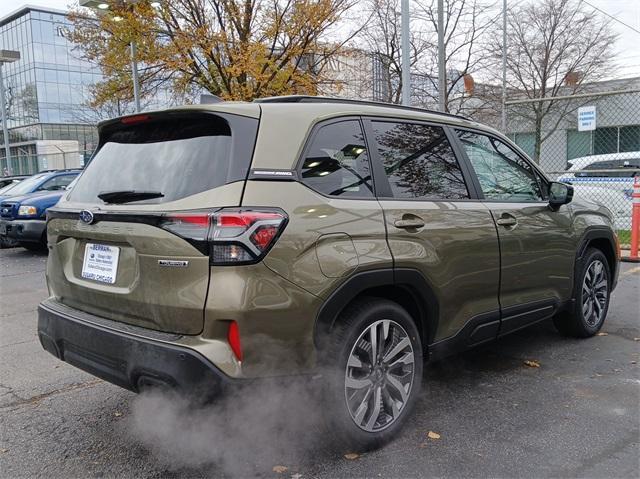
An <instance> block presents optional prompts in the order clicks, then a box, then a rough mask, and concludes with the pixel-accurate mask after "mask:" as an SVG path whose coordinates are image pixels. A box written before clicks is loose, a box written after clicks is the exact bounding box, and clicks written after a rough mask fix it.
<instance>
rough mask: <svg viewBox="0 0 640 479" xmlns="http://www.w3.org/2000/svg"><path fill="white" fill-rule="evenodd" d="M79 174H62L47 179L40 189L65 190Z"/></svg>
mask: <svg viewBox="0 0 640 479" xmlns="http://www.w3.org/2000/svg"><path fill="white" fill-rule="evenodd" d="M76 176H78V175H60V176H56V177H54V178H51V179H50V180H47V181H45V182H44V183H43V184H42V185H40V187H39V188H38V191H59V190H64V189H65V188H66V187H67V185H68V184H69V183H71V182H72V181H73V180H74V179H75V177H76Z"/></svg>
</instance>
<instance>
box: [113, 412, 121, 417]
mask: <svg viewBox="0 0 640 479" xmlns="http://www.w3.org/2000/svg"><path fill="white" fill-rule="evenodd" d="M113 415H114V416H115V417H120V416H122V413H121V412H120V411H116V412H115V413H113Z"/></svg>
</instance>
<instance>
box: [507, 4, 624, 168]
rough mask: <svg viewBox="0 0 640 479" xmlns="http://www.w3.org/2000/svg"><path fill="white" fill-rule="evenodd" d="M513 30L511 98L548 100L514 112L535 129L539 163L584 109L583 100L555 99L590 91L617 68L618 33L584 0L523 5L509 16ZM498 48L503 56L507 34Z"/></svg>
mask: <svg viewBox="0 0 640 479" xmlns="http://www.w3.org/2000/svg"><path fill="white" fill-rule="evenodd" d="M507 29H508V30H507V31H508V39H509V40H508V45H507V88H508V92H509V96H511V97H515V98H520V99H530V100H538V99H547V100H546V101H532V102H527V103H525V104H524V106H522V105H519V106H514V107H513V108H510V109H509V111H508V114H509V121H510V122H511V121H514V120H516V121H524V122H526V123H527V124H529V125H531V128H532V130H533V131H534V134H535V150H534V159H535V161H539V158H540V150H541V147H542V144H543V143H544V141H545V140H546V139H547V138H548V137H549V135H551V134H552V133H553V131H554V130H555V129H556V128H557V127H558V126H559V125H560V123H561V122H562V121H563V120H564V119H565V118H566V117H567V116H568V115H569V114H570V113H572V112H574V111H575V110H576V108H577V107H578V106H580V105H579V103H578V102H574V101H566V100H553V99H550V98H554V97H557V96H567V95H575V94H578V93H582V92H585V91H588V88H589V83H592V82H594V81H597V80H600V79H602V78H603V77H604V76H605V75H606V74H607V73H608V72H609V71H610V67H611V66H612V62H613V45H614V43H615V40H616V38H617V35H616V34H614V33H612V31H611V26H610V21H609V20H608V19H606V18H604V17H602V16H601V15H600V14H599V13H598V12H596V11H595V10H593V11H592V10H590V9H588V7H586V6H585V4H584V3H582V2H581V1H579V0H540V1H536V2H531V3H523V4H520V5H517V6H516V7H514V8H512V9H511V10H509V12H508V17H507ZM494 44H495V48H494V51H495V52H496V53H498V54H501V51H502V34H501V32H496V35H495V38H494ZM496 80H497V78H496ZM543 127H544V128H543Z"/></svg>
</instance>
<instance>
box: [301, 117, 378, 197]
mask: <svg viewBox="0 0 640 479" xmlns="http://www.w3.org/2000/svg"><path fill="white" fill-rule="evenodd" d="M301 176H302V182H303V183H304V184H306V185H307V186H309V187H310V188H313V189H314V190H316V191H318V192H320V193H323V194H325V195H329V196H339V197H341V198H343V197H344V198H348V197H354V198H369V197H370V198H372V197H373V187H372V186H371V184H372V182H371V169H370V166H369V156H368V155H367V148H366V145H365V141H364V134H363V133H362V128H361V127H360V122H359V121H358V120H346V121H341V122H338V123H331V124H329V125H325V126H322V127H320V129H319V130H318V131H317V133H316V135H315V136H314V138H313V140H312V143H311V145H310V147H309V149H308V150H307V153H306V156H305V158H304V162H303V164H302V171H301Z"/></svg>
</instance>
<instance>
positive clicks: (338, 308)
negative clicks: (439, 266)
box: [314, 268, 439, 350]
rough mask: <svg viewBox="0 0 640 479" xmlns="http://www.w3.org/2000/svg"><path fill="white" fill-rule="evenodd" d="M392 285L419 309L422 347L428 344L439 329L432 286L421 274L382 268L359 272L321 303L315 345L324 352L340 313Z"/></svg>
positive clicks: (316, 325)
mask: <svg viewBox="0 0 640 479" xmlns="http://www.w3.org/2000/svg"><path fill="white" fill-rule="evenodd" d="M385 286H387V287H388V286H395V287H400V288H402V289H403V290H404V291H405V292H406V293H408V294H410V295H411V297H412V299H413V300H414V301H415V303H416V304H417V306H418V308H419V309H420V318H419V320H420V324H417V326H418V329H419V330H420V331H421V333H422V342H423V345H426V344H429V343H430V342H431V341H432V340H433V337H435V334H436V331H437V328H438V320H437V318H438V311H439V308H438V301H437V298H436V295H435V293H434V292H433V291H434V290H433V287H432V286H431V284H430V283H429V281H428V280H427V279H426V278H425V277H424V275H423V274H422V273H421V272H419V271H418V270H414V269H411V268H395V270H394V268H383V269H375V270H368V271H361V272H358V273H356V274H354V275H352V276H350V277H349V278H347V279H346V280H345V281H344V282H343V283H342V284H341V285H340V286H339V287H338V288H337V289H336V290H335V291H334V292H333V293H332V294H331V295H330V296H329V297H328V298H327V299H326V300H325V301H324V303H323V304H322V306H321V307H320V309H319V311H318V314H317V316H316V322H315V328H314V342H315V345H316V347H317V348H319V349H321V350H322V349H323V348H324V346H325V344H324V338H327V337H329V334H330V332H331V330H332V329H333V326H334V324H335V322H336V321H337V320H338V317H339V316H340V313H341V312H342V311H343V310H344V308H346V307H347V306H348V305H349V304H350V303H351V302H352V301H353V300H354V299H355V298H356V297H358V296H359V295H360V294H362V293H363V292H364V291H366V290H370V289H373V288H379V287H385Z"/></svg>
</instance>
